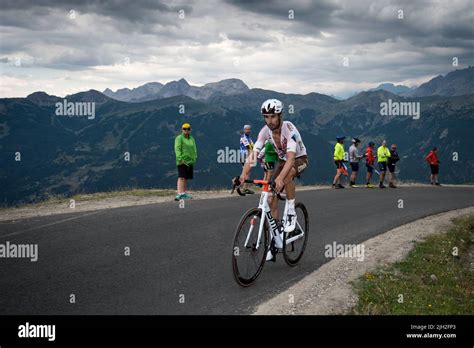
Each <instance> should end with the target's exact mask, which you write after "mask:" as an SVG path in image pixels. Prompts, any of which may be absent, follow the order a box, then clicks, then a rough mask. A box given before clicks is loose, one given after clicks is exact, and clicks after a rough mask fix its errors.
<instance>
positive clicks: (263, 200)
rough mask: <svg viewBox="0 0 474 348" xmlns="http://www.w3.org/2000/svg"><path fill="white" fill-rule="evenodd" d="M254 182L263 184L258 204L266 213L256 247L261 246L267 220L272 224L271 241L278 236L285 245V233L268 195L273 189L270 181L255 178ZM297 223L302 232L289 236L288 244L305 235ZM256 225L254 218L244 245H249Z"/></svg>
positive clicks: (259, 229) (261, 220) (261, 223)
mask: <svg viewBox="0 0 474 348" xmlns="http://www.w3.org/2000/svg"><path fill="white" fill-rule="evenodd" d="M253 183H255V184H263V192H262V195H261V196H260V202H259V204H258V209H260V210H261V211H262V215H263V214H264V215H265V218H264V219H260V225H259V227H258V237H257V244H256V246H255V247H256V249H258V248H259V246H260V242H261V240H262V233H263V224H264V223H265V220H266V221H267V222H268V225H269V226H270V229H271V231H270V242H271V240H272V238H276V239H277V240H278V239H279V240H280V241H281V245H283V238H282V235H283V233H282V231H281V229H280V227H279V226H278V224H277V222H276V220H275V218H274V217H273V215H272V212H271V209H270V205H269V204H268V197H269V195H270V193H271V191H270V189H269V186H270V185H269V183H268V181H264V180H254V181H253ZM275 199H276V198H275ZM285 210H286V206H285ZM296 224H297V225H298V228H299V229H300V231H301V233H299V234H298V235H296V236H293V237H291V238H287V240H286V244H289V243H292V242H294V241H295V240H297V239H300V238H303V237H304V235H305V231H304V229H303V228H302V227H301V225H300V223H299V222H298V220H296ZM254 227H255V220H254V219H252V220H251V221H250V229H249V232H248V234H247V238H246V239H245V244H244V247H247V244H248V241H249V240H250V237H251V235H252V232H253V229H254Z"/></svg>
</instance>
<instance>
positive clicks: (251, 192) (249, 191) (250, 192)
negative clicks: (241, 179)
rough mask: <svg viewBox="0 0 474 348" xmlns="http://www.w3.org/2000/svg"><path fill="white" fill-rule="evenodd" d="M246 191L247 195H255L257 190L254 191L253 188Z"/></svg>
mask: <svg viewBox="0 0 474 348" xmlns="http://www.w3.org/2000/svg"><path fill="white" fill-rule="evenodd" d="M244 193H245V194H247V195H253V194H254V193H255V192H253V191H252V190H249V189H245V190H244Z"/></svg>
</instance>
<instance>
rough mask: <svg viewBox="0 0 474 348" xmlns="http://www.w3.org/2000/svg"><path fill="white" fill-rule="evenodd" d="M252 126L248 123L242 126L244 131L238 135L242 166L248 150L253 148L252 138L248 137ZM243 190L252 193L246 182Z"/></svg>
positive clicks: (248, 152)
mask: <svg viewBox="0 0 474 348" xmlns="http://www.w3.org/2000/svg"><path fill="white" fill-rule="evenodd" d="M251 130H252V127H251V126H250V125H249V124H246V125H245V126H244V132H243V133H242V135H241V136H240V158H241V159H242V166H243V165H244V163H245V160H246V159H247V157H248V156H249V154H250V152H252V150H253V145H254V144H253V140H252V138H251V137H250V132H251ZM242 188H243V192H244V193H247V194H253V193H255V192H253V191H252V190H250V189H249V188H248V187H247V185H246V184H244V185H243V187H242Z"/></svg>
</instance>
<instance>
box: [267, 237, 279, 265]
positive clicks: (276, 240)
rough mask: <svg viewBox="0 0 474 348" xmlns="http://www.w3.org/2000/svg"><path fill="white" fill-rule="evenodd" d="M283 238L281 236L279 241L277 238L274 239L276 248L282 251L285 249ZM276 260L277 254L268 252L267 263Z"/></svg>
mask: <svg viewBox="0 0 474 348" xmlns="http://www.w3.org/2000/svg"><path fill="white" fill-rule="evenodd" d="M282 240H283V236H282V235H281V234H280V238H279V239H277V238H274V241H275V248H277V249H281V248H283V242H282ZM275 259H276V254H275V255H273V253H272V251H271V250H268V252H267V258H266V261H275Z"/></svg>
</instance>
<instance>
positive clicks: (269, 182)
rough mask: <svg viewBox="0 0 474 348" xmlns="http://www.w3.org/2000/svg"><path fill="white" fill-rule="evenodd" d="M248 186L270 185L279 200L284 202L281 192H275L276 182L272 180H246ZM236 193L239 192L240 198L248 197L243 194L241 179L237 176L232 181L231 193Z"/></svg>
mask: <svg viewBox="0 0 474 348" xmlns="http://www.w3.org/2000/svg"><path fill="white" fill-rule="evenodd" d="M244 182H245V183H246V184H255V185H269V187H270V189H271V190H272V191H273V192H274V193H275V194H276V195H277V197H278V199H279V200H281V201H284V200H285V198H283V197H282V196H281V195H280V192H276V190H275V181H273V180H272V179H270V180H245V181H244ZM234 191H237V193H238V194H239V196H246V194H245V193H243V192H242V191H241V190H240V181H239V177H238V176H236V177H235V178H234V179H233V180H232V191H231V192H230V194H233V193H234Z"/></svg>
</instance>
